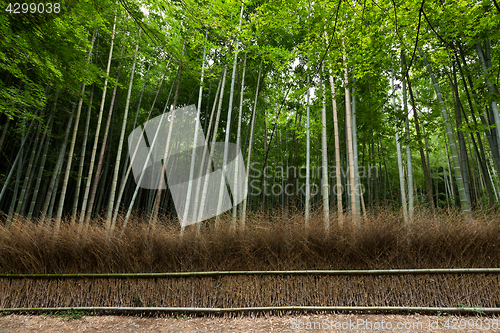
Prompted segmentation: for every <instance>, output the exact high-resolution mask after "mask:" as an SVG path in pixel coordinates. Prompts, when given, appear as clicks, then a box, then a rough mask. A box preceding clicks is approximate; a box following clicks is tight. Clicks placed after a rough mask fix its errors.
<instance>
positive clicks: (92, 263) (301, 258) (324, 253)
mask: <svg viewBox="0 0 500 333" xmlns="http://www.w3.org/2000/svg"><path fill="white" fill-rule="evenodd" d="M143 221H147V218H145V217H141V216H136V217H135V218H134V219H133V220H132V222H131V223H130V224H129V226H128V229H127V230H126V231H125V234H124V236H123V237H120V233H119V232H117V233H115V234H114V235H112V236H110V237H108V235H107V233H106V231H105V228H104V224H105V223H104V221H102V220H100V219H97V220H95V221H94V223H93V224H92V225H91V226H90V227H89V228H88V230H85V231H84V232H82V234H80V235H79V234H78V230H77V229H78V228H76V227H72V226H71V224H70V223H69V221H66V222H65V223H63V224H62V227H61V229H60V230H59V232H58V233H55V232H54V229H53V228H52V225H51V223H47V224H44V225H39V224H37V223H36V221H26V220H23V219H18V220H17V221H16V223H14V224H13V225H11V226H10V228H9V229H6V228H5V227H3V226H0V273H113V272H173V271H209V270H293V269H391V268H452V267H500V214H498V213H490V214H486V213H484V214H476V217H475V219H474V220H473V221H472V222H470V223H466V222H464V220H463V219H462V218H461V216H460V215H458V214H455V213H452V212H445V211H443V212H441V213H439V214H438V215H435V216H431V215H417V216H416V217H415V219H414V221H413V224H412V227H411V229H408V228H407V227H406V226H405V225H404V224H403V222H402V218H401V216H400V214H398V213H397V212H392V211H381V212H379V213H377V214H372V215H370V216H368V217H367V218H366V219H364V220H362V222H361V227H360V228H358V227H356V226H355V224H354V223H352V221H350V220H346V221H344V223H343V227H339V225H338V223H337V222H336V220H335V219H334V218H332V220H331V226H330V232H329V234H325V231H324V226H323V221H322V216H321V214H318V215H315V214H313V216H312V217H311V222H310V227H309V229H308V230H305V229H304V222H303V216H302V215H301V214H295V215H293V216H289V218H288V219H284V216H283V215H282V214H275V215H272V216H266V215H264V214H262V213H254V214H252V215H251V216H250V217H249V219H248V221H247V224H246V230H245V232H244V233H242V232H241V231H239V230H237V231H236V232H233V230H232V229H231V227H230V224H231V218H230V216H225V217H223V218H222V220H221V224H220V228H218V229H217V230H216V229H215V228H214V224H213V223H206V224H205V225H204V226H203V227H202V230H201V235H200V236H199V237H198V236H197V235H196V226H190V227H188V228H186V230H185V234H184V237H183V238H182V240H181V238H180V237H179V227H178V226H177V223H176V222H175V221H163V222H162V223H159V224H157V225H155V226H150V225H147V224H146V223H144V222H143Z"/></svg>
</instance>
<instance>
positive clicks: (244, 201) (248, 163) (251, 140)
mask: <svg viewBox="0 0 500 333" xmlns="http://www.w3.org/2000/svg"><path fill="white" fill-rule="evenodd" d="M261 74H262V60H261V61H260V65H259V76H258V78H257V88H256V90H255V100H254V103H253V110H252V119H251V120H250V124H251V125H250V141H249V143H248V157H247V168H246V172H247V174H246V182H245V190H244V191H243V193H247V191H248V182H249V181H250V178H249V174H250V165H251V164H250V161H251V159H250V158H251V157H252V142H253V130H254V127H255V112H256V110H257V99H258V97H259V88H260V78H261ZM287 172H288V171H287ZM246 213H247V196H245V199H243V206H242V209H241V231H242V232H243V231H244V230H245V218H246Z"/></svg>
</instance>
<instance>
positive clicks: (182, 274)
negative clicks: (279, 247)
mask: <svg viewBox="0 0 500 333" xmlns="http://www.w3.org/2000/svg"><path fill="white" fill-rule="evenodd" d="M404 274H412V275H421V274H500V268H429V269H425V268H423V269H420V268H417V269H368V270H363V269H354V270H292V271H203V272H167V273H96V274H93V273H81V274H0V278H2V279H3V278H9V279H16V278H22V279H26V278H31V279H76V278H85V279H86V278H96V279H104V278H137V279H139V278H140V279H144V278H173V277H179V278H182V277H197V276H221V275H404Z"/></svg>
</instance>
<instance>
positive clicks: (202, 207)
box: [198, 66, 227, 228]
mask: <svg viewBox="0 0 500 333" xmlns="http://www.w3.org/2000/svg"><path fill="white" fill-rule="evenodd" d="M226 73H227V66H224V70H223V71H222V83H221V92H220V96H219V104H218V106H217V115H216V117H215V125H214V132H213V136H212V145H211V147H210V154H209V156H208V163H207V168H208V170H207V171H212V170H211V166H212V158H213V155H214V150H215V142H216V139H217V130H218V128H219V120H220V111H221V108H222V101H223V98H224V86H225V84H226ZM209 179H210V172H207V173H206V176H205V182H204V183H203V190H202V192H201V199H200V208H199V210H198V220H201V217H202V216H203V212H204V210H205V200H206V197H207V192H208V182H209ZM223 181H224V173H222V175H221V182H223ZM217 205H218V204H217ZM218 210H219V209H217V213H218ZM216 228H217V224H216Z"/></svg>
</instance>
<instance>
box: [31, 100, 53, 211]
mask: <svg viewBox="0 0 500 333" xmlns="http://www.w3.org/2000/svg"><path fill="white" fill-rule="evenodd" d="M58 96H59V91H57V92H56V97H55V102H54V108H53V109H52V113H51V114H50V117H49V121H48V128H47V130H46V132H45V133H44V137H45V147H44V148H43V154H42V160H41V161H40V167H39V169H38V176H37V180H36V184H35V190H34V192H33V196H32V198H31V205H30V207H29V210H28V219H31V216H32V215H33V210H34V208H35V204H36V199H37V198H38V193H39V190H40V183H41V182H42V175H43V170H44V168H45V160H46V159H47V150H48V148H49V144H50V136H51V133H52V124H53V120H54V113H55V110H56V105H57V99H58Z"/></svg>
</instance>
